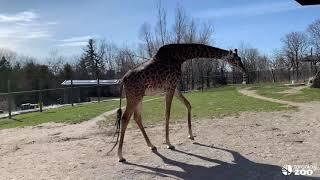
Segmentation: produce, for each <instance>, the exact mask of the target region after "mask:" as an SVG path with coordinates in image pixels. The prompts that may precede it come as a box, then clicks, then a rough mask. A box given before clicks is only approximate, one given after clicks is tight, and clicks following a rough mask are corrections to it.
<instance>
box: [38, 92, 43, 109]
mask: <svg viewBox="0 0 320 180" xmlns="http://www.w3.org/2000/svg"><path fill="white" fill-rule="evenodd" d="M42 104H43V102H42V88H41V87H40V91H39V108H40V112H42Z"/></svg>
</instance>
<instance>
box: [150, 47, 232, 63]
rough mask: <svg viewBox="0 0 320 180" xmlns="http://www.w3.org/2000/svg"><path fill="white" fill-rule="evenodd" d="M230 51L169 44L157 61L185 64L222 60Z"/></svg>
mask: <svg viewBox="0 0 320 180" xmlns="http://www.w3.org/2000/svg"><path fill="white" fill-rule="evenodd" d="M229 53H230V52H229V51H227V50H224V49H219V48H216V47H212V46H207V45H203V44H169V45H165V46H162V47H161V48H160V49H159V50H158V52H157V54H156V55H155V59H156V60H159V61H171V60H172V59H174V60H176V61H178V62H180V63H183V62H184V61H187V60H190V59H195V58H213V59H222V58H223V57H225V56H228V55H229Z"/></svg>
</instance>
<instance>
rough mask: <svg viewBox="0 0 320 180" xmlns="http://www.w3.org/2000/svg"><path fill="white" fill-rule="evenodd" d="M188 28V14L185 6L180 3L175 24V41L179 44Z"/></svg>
mask: <svg viewBox="0 0 320 180" xmlns="http://www.w3.org/2000/svg"><path fill="white" fill-rule="evenodd" d="M186 28H187V16H186V14H185V12H184V9H183V7H182V6H181V5H180V4H178V5H177V8H176V14H175V22H174V25H173V33H174V37H173V41H174V42H175V43H177V44H180V43H182V40H183V37H184V36H185V33H186Z"/></svg>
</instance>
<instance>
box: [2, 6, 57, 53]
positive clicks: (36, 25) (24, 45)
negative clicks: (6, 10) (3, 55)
mask: <svg viewBox="0 0 320 180" xmlns="http://www.w3.org/2000/svg"><path fill="white" fill-rule="evenodd" d="M56 24H57V22H53V21H44V20H42V19H41V18H40V15H39V14H37V13H35V12H32V11H22V12H18V13H16V14H9V15H8V14H0V47H5V48H9V49H12V50H15V51H18V52H25V50H26V49H31V48H32V47H36V46H37V44H41V43H43V42H44V41H48V40H52V37H53V29H52V28H53V27H54V26H55V25H56Z"/></svg>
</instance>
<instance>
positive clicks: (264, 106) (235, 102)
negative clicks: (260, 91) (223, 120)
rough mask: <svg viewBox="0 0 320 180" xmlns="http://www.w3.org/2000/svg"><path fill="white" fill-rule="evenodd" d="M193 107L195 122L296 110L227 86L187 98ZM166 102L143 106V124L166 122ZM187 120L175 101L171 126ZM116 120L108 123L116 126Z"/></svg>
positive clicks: (107, 121)
mask: <svg viewBox="0 0 320 180" xmlns="http://www.w3.org/2000/svg"><path fill="white" fill-rule="evenodd" d="M184 95H185V96H186V98H187V99H188V100H189V101H190V103H191V106H192V118H193V119H201V118H216V117H223V116H231V115H238V114H239V113H241V112H245V111H251V112H262V111H264V112H270V111H279V110H290V109H293V108H294V107H290V106H289V107H288V106H287V105H282V104H277V103H273V102H269V101H263V100H259V99H256V98H252V97H248V96H244V95H241V94H240V93H239V92H238V91H237V89H236V87H232V86H227V87H221V88H215V89H211V90H209V91H205V92H192V93H186V94H184ZM164 112H165V110H164V98H160V99H156V100H153V101H149V102H146V103H143V123H144V124H155V123H159V122H164ZM186 119H187V110H186V108H185V106H184V105H183V104H182V103H181V102H180V101H179V100H178V99H176V98H174V99H173V104H172V110H171V120H170V121H171V122H174V121H179V120H183V121H185V120H186ZM114 120H115V116H111V117H109V118H108V119H107V120H106V124H109V123H110V121H111V122H114Z"/></svg>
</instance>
